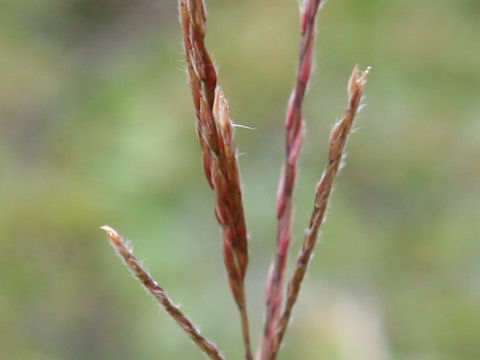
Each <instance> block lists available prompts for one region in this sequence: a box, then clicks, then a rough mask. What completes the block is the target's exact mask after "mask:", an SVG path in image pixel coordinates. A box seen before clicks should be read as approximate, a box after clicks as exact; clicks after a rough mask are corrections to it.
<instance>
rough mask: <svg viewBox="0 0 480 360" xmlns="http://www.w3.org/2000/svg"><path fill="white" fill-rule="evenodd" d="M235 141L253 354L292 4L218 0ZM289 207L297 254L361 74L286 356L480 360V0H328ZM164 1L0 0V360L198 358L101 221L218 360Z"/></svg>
mask: <svg viewBox="0 0 480 360" xmlns="http://www.w3.org/2000/svg"><path fill="white" fill-rule="evenodd" d="M209 15H210V17H209V32H208V39H207V40H208V46H209V48H210V50H211V51H212V53H213V54H214V58H215V60H216V62H217V64H218V67H219V70H220V82H221V84H222V86H223V87H224V90H225V92H226V95H227V97H228V98H229V99H230V102H231V110H232V116H233V118H234V120H235V121H236V122H237V123H240V124H243V125H247V126H251V127H254V128H255V130H246V129H238V130H237V144H238V147H239V149H240V151H241V153H242V154H243V155H242V156H241V158H240V161H241V170H242V175H243V185H244V191H245V207H246V211H247V220H248V224H249V232H250V234H251V243H250V250H251V262H250V267H249V272H248V276H247V284H248V292H249V307H250V312H251V323H252V332H253V339H254V343H255V344H257V343H258V338H259V333H260V331H261V323H262V314H263V310H264V305H263V293H264V290H263V288H264V283H265V277H266V272H267V269H268V266H269V263H270V261H271V259H272V254H273V251H274V242H275V213H274V208H275V193H276V187H277V179H278V175H279V169H280V166H281V162H282V158H283V137H284V130H283V123H284V120H283V117H284V111H285V104H286V99H287V98H288V95H289V92H290V89H291V84H292V81H293V78H294V74H295V64H296V57H297V52H298V42H299V31H298V28H299V24H298V22H299V16H298V12H297V1H295V0H283V1H278V0H276V1H275V0H263V1H257V0H242V1H226V0H223V1H222V0H216V1H214V0H211V1H209ZM320 19H321V20H320V23H319V27H320V32H319V38H318V45H317V63H318V65H317V69H316V72H315V74H314V77H313V81H312V84H311V89H310V92H309V94H308V98H307V100H306V104H305V106H306V109H305V113H306V116H307V118H308V132H307V134H306V140H305V145H304V149H303V152H302V157H301V170H302V171H301V174H300V178H299V182H298V188H297V192H296V200H297V207H296V209H297V210H296V228H295V238H294V243H293V249H292V253H291V254H292V258H291V259H293V255H294V254H296V253H297V251H298V248H299V246H300V244H301V241H302V233H303V229H304V228H305V226H306V224H307V222H308V217H309V213H310V210H311V208H312V199H313V190H314V185H315V183H316V181H317V179H318V178H319V176H320V174H321V171H322V168H323V165H324V164H325V159H326V150H327V147H326V143H327V138H328V132H329V130H330V128H331V126H332V124H333V123H334V121H335V120H336V119H338V118H339V117H340V116H341V115H342V113H343V110H344V107H345V103H346V84H347V80H348V77H349V74H350V72H351V69H352V67H353V65H354V64H355V63H357V62H358V63H360V65H361V66H362V67H365V66H366V65H372V66H373V68H374V70H373V73H372V75H371V77H370V81H369V84H368V86H367V99H366V102H367V103H368V106H367V108H366V109H365V110H364V111H363V112H362V113H361V116H360V119H359V121H358V123H357V128H358V129H359V131H358V133H357V134H354V135H353V136H352V138H351V141H350V143H349V147H348V148H349V149H348V150H349V153H350V155H349V158H348V166H347V167H346V168H345V169H344V170H343V172H342V174H341V176H340V178H339V181H338V184H337V191H336V192H335V194H334V197H333V201H332V203H331V207H330V216H329V219H328V222H327V223H326V224H325V227H324V232H323V236H322V240H321V244H320V245H319V246H318V247H317V249H316V257H315V259H314V261H313V264H312V266H311V269H310V270H311V271H310V273H309V276H308V277H307V278H306V281H305V284H304V288H303V292H302V295H301V297H300V299H299V302H298V306H297V307H296V311H295V314H294V321H293V323H292V325H291V328H290V330H289V332H288V335H287V337H286V345H285V347H284V349H283V353H282V355H281V357H280V359H285V360H286V359H305V360H308V359H312V360H313V359H329V360H336V359H338V360H343V359H349V360H364V359H365V360H367V359H368V360H387V359H388V360H396V359H401V360H437V359H438V360H443V359H449V360H478V359H480V241H479V234H480V221H479V220H480V205H479V198H480V185H479V184H480V182H479V177H480V165H479V159H480V141H479V134H480V121H479V118H480V101H479V99H480V96H479V94H480V70H479V62H480V42H479V39H480V2H479V1H478V0H456V1H448V0H422V1H417V2H413V1H412V2H407V1H401V0H391V1H383V0H364V1H357V0H330V1H329V2H328V4H327V5H326V6H325V7H324V9H323V11H322V13H321V15H320ZM194 123H195V119H194V111H193V106H192V102H191V98H190V93H189V88H188V85H187V81H186V75H185V72H184V63H183V61H182V44H181V32H180V29H179V26H178V23H177V14H176V2H175V1H174V0H168V1H167V0H136V1H133V0H83V1H82V0H42V1H32V0H30V1H29V0H0V125H1V127H0V166H1V167H0V203H1V210H0V255H1V256H0V358H2V359H12V360H30V359H35V360H61V359H68V360H76V359H116V360H120V359H145V360H150V359H202V355H201V354H200V353H198V352H197V350H196V349H195V348H194V346H192V345H191V344H190V341H189V340H188V339H187V337H186V336H185V335H184V334H183V333H182V332H181V331H180V330H179V329H178V328H177V326H176V324H174V322H173V321H171V320H170V319H169V318H167V316H166V315H165V314H164V313H163V311H161V310H160V309H159V308H158V307H157V306H156V304H155V303H154V301H152V299H150V298H149V296H147V294H146V293H145V292H144V291H143V290H142V289H141V288H140V286H139V285H138V284H137V283H136V282H135V281H134V280H133V279H132V277H131V276H130V275H129V274H128V272H127V270H126V269H125V268H124V266H123V265H122V264H121V262H120V261H119V259H118V258H117V257H116V256H115V255H114V254H113V252H112V249H111V248H110V247H109V245H108V242H107V240H106V236H105V234H103V233H102V232H101V230H99V226H100V225H103V224H105V223H107V224H109V225H112V226H114V227H116V228H117V229H118V230H119V231H120V232H121V233H122V234H124V235H125V236H127V237H129V238H132V239H134V240H135V246H136V253H137V255H138V257H139V258H141V259H145V264H146V265H147V267H148V268H149V269H150V270H151V272H152V273H153V274H154V276H155V277H156V278H157V280H158V281H159V282H160V283H161V284H162V285H164V286H165V288H166V289H168V291H169V292H170V295H171V296H172V297H173V298H174V299H175V300H176V301H177V302H179V303H181V305H182V308H183V309H184V311H185V312H186V313H187V314H189V315H190V316H191V318H192V319H193V320H194V322H195V323H196V324H199V325H200V327H201V329H202V331H203V333H204V334H206V335H207V336H208V337H209V338H212V339H214V340H215V341H216V342H217V344H218V345H219V347H220V348H221V349H222V350H224V351H225V353H226V355H227V356H228V358H230V359H241V358H242V357H243V355H242V348H241V345H240V343H241V341H240V338H241V337H240V331H239V321H238V316H237V313H236V309H235V306H234V304H233V301H232V299H231V295H230V292H229V288H228V285H227V280H226V276H225V274H224V270H223V263H222V258H221V241H220V231H219V229H218V226H217V224H216V223H215V220H214V216H213V211H212V194H211V191H210V190H209V188H208V185H207V183H206V180H205V179H204V176H203V173H202V167H201V161H200V148H199V145H198V141H197V138H196V134H195V125H194Z"/></svg>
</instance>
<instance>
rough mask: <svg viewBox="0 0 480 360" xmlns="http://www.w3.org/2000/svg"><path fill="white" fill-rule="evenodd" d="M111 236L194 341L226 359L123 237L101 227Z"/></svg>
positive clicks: (214, 356)
mask: <svg viewBox="0 0 480 360" xmlns="http://www.w3.org/2000/svg"><path fill="white" fill-rule="evenodd" d="M101 228H102V229H103V230H105V232H106V233H107V235H108V237H109V238H110V243H111V244H112V246H113V248H114V249H115V251H116V252H117V254H118V255H119V256H120V257H121V258H122V259H123V261H124V262H125V265H126V266H127V267H128V268H129V269H130V271H131V272H132V274H133V275H134V276H135V277H136V278H137V279H138V280H139V281H140V282H141V283H142V284H143V286H144V287H145V289H146V290H147V291H148V292H149V293H150V294H152V295H153V297H154V298H155V299H156V300H157V301H158V303H159V304H160V305H161V306H163V308H164V309H165V311H166V312H167V313H168V314H169V315H170V316H171V317H172V318H173V319H174V320H175V321H176V322H177V323H178V325H180V327H181V328H182V329H183V330H184V331H185V332H186V333H187V335H188V336H189V337H190V338H191V339H192V341H193V343H194V344H195V345H197V346H198V348H199V349H200V350H201V351H203V352H204V353H205V355H207V356H208V358H210V359H211V360H224V359H225V357H224V356H223V355H222V354H221V353H220V351H219V350H218V349H217V347H216V346H215V344H213V343H212V342H211V341H209V340H207V339H206V338H204V337H203V336H202V335H201V334H200V331H199V330H197V328H196V327H195V326H194V325H193V324H192V322H191V321H190V320H189V319H188V318H187V317H186V316H185V315H184V314H183V313H182V312H181V311H180V308H179V306H178V305H176V304H175V303H173V301H172V300H171V299H170V298H169V296H168V294H167V293H166V292H165V290H164V289H163V288H162V287H161V286H160V285H158V284H157V282H156V281H155V280H153V278H152V277H151V276H150V274H149V273H148V271H147V270H146V269H145V268H144V267H143V266H142V264H141V263H140V262H139V261H138V260H137V258H136V257H135V256H134V255H133V252H132V250H131V249H130V248H129V247H128V246H127V245H126V244H125V241H124V240H123V239H122V237H121V236H120V235H119V234H118V233H117V232H116V231H115V230H114V229H112V228H111V227H110V226H107V225H105V226H102V227H101Z"/></svg>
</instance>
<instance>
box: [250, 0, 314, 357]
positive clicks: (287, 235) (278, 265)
mask: <svg viewBox="0 0 480 360" xmlns="http://www.w3.org/2000/svg"><path fill="white" fill-rule="evenodd" d="M321 3H322V1H321V0H307V1H305V2H304V4H303V9H302V11H301V27H302V31H301V35H302V37H301V45H300V54H299V63H298V69H297V79H296V83H295V86H294V88H293V90H292V93H291V95H290V99H289V102H288V106H287V114H286V120H285V123H286V140H285V142H286V159H285V164H284V166H283V168H282V173H281V177H280V183H279V188H278V194H277V219H278V225H277V253H276V257H275V260H274V262H273V264H272V266H271V269H270V272H269V277H268V279H267V294H266V305H267V309H266V316H265V328H264V332H263V337H262V342H261V346H260V351H259V354H258V358H259V360H266V359H268V358H269V357H270V354H271V352H272V349H273V348H272V346H273V341H274V338H275V329H276V327H277V323H278V320H279V317H280V311H281V306H282V301H283V296H282V293H283V279H284V276H285V275H284V274H285V268H286V264H287V257H288V249H289V246H290V239H291V229H292V218H293V204H292V195H293V189H294V187H295V181H296V174H297V159H298V155H299V154H300V150H301V147H302V142H303V131H304V126H305V121H304V118H303V115H302V105H303V99H304V97H305V92H306V90H307V86H308V82H309V79H310V75H311V72H312V64H313V53H314V42H315V19H316V16H317V13H318V9H319V8H320V4H321Z"/></svg>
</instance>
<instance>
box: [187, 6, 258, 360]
mask: <svg viewBox="0 0 480 360" xmlns="http://www.w3.org/2000/svg"><path fill="white" fill-rule="evenodd" d="M179 13H180V24H181V26H182V30H183V34H184V48H185V58H186V63H187V71H188V77H189V80H190V86H191V91H192V96H193V102H194V105H195V109H196V115H197V119H198V121H197V132H198V137H199V139H200V145H201V147H202V151H203V166H204V171H205V175H206V177H207V180H208V182H209V184H210V186H211V188H212V190H213V192H214V195H215V215H216V217H217V220H218V222H219V224H220V226H221V228H222V235H223V259H224V263H225V268H226V270H227V274H228V280H229V283H230V288H231V290H232V294H233V297H234V300H235V302H236V304H237V307H238V309H239V312H240V318H241V323H242V334H243V340H244V346H245V353H246V359H247V360H251V359H252V351H251V345H250V335H249V324H248V316H247V302H246V296H245V285H244V280H245V273H246V269H247V265H248V235H247V227H246V223H245V215H244V210H243V203H242V191H241V185H240V174H239V167H238V160H237V151H236V149H235V142H234V134H233V126H232V123H231V119H230V115H229V106H228V102H227V100H226V99H225V97H224V95H223V92H222V90H221V89H220V88H219V87H218V85H217V72H216V69H215V66H214V65H213V62H212V60H211V57H210V55H209V53H208V51H207V48H206V46H205V41H204V39H205V33H206V9H205V3H204V2H203V0H179Z"/></svg>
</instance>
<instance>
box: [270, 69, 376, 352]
mask: <svg viewBox="0 0 480 360" xmlns="http://www.w3.org/2000/svg"><path fill="white" fill-rule="evenodd" d="M369 72H370V68H367V69H366V70H365V71H364V72H363V73H360V72H359V70H358V66H355V68H354V69H353V73H352V76H351V78H350V82H349V85H348V107H347V111H346V112H345V115H344V117H343V119H341V120H340V121H339V122H337V123H336V124H335V126H334V127H333V129H332V132H331V134H330V139H329V145H330V149H329V153H328V164H327V166H326V167H325V170H324V172H323V175H322V177H321V179H320V181H319V183H318V184H317V187H316V194H315V203H314V207H313V212H312V215H311V219H310V225H309V227H308V229H307V230H306V232H305V240H304V243H303V247H302V250H301V251H300V253H299V255H298V258H297V264H296V267H295V271H294V274H293V276H292V278H291V280H290V282H289V284H288V290H287V299H286V303H285V307H284V309H283V313H282V316H281V318H280V321H279V323H278V324H277V328H276V334H275V341H274V343H273V350H272V353H271V356H270V358H269V359H270V360H274V359H275V358H276V356H277V354H278V350H279V348H280V345H281V343H282V340H283V336H284V335H285V331H286V330H287V326H288V323H289V320H290V316H291V313H292V309H293V306H294V305H295V302H296V301H297V297H298V293H299V291H300V286H301V284H302V280H303V278H304V276H305V273H306V271H307V268H308V264H309V261H310V258H311V256H312V253H313V249H314V247H315V244H316V242H317V238H318V232H319V228H320V226H321V225H322V223H323V221H324V218H325V212H326V210H327V207H328V201H329V198H330V195H331V193H332V189H333V185H334V182H335V178H336V176H337V174H338V171H339V169H340V167H341V164H342V161H343V154H344V149H345V146H346V144H347V138H348V135H349V133H350V131H351V128H352V124H353V121H354V120H355V116H356V114H357V113H358V111H359V108H360V101H361V99H362V95H363V88H364V86H365V84H366V82H367V75H368V74H369Z"/></svg>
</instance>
